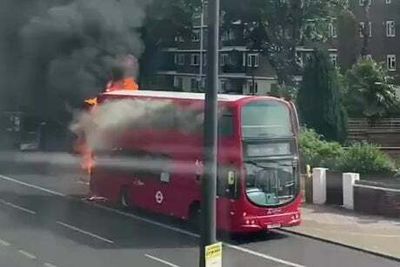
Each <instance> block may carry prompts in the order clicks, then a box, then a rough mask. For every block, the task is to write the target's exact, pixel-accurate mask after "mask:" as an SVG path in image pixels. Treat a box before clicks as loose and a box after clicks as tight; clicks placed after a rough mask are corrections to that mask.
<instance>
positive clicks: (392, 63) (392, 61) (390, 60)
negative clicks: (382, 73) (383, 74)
mask: <svg viewBox="0 0 400 267" xmlns="http://www.w3.org/2000/svg"><path fill="white" fill-rule="evenodd" d="M386 65H387V69H388V71H395V70H396V55H387V56H386Z"/></svg>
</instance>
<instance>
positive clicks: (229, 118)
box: [196, 111, 234, 137]
mask: <svg viewBox="0 0 400 267" xmlns="http://www.w3.org/2000/svg"><path fill="white" fill-rule="evenodd" d="M203 126H204V125H203V124H202V125H201V126H200V127H199V128H197V130H196V131H197V132H199V133H202V132H203V130H204V128H203ZM233 127H234V126H233V115H232V113H231V112H227V111H226V112H224V113H222V115H220V117H219V118H218V136H219V137H232V136H233V132H234V128H233Z"/></svg>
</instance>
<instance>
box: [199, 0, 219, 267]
mask: <svg viewBox="0 0 400 267" xmlns="http://www.w3.org/2000/svg"><path fill="white" fill-rule="evenodd" d="M219 8H220V1H219V0H208V21H207V25H208V42H207V63H208V64H207V88H206V97H205V104H204V119H205V121H204V176H203V179H202V201H201V238H200V267H205V266H206V259H205V247H206V246H208V245H210V244H213V243H215V242H216V187H217V184H216V183H217V181H216V180H217V129H218V101H217V97H218V96H217V91H218V71H219V67H218V66H219V65H218V48H219Z"/></svg>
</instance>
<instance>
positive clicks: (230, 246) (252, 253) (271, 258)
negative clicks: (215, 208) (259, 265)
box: [224, 243, 305, 267]
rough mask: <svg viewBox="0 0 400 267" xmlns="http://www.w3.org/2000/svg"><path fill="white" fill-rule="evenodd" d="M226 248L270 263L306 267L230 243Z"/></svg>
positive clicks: (225, 244) (226, 244)
mask: <svg viewBox="0 0 400 267" xmlns="http://www.w3.org/2000/svg"><path fill="white" fill-rule="evenodd" d="M224 246H226V247H229V248H233V249H236V250H239V251H241V252H245V253H248V254H250V255H253V256H257V257H260V258H263V259H266V260H270V261H274V262H277V263H281V264H285V265H287V266H292V267H305V266H304V265H301V264H297V263H294V262H290V261H286V260H282V259H279V258H275V257H272V256H269V255H267V254H264V253H261V252H257V251H254V250H251V249H247V248H244V247H239V246H236V245H231V244H228V243H224Z"/></svg>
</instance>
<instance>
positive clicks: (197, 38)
mask: <svg viewBox="0 0 400 267" xmlns="http://www.w3.org/2000/svg"><path fill="white" fill-rule="evenodd" d="M192 41H193V42H199V41H200V30H193V33H192Z"/></svg>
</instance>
